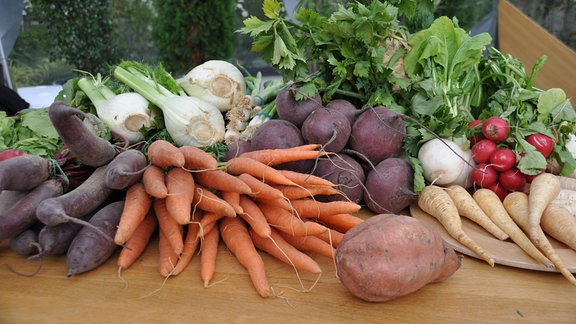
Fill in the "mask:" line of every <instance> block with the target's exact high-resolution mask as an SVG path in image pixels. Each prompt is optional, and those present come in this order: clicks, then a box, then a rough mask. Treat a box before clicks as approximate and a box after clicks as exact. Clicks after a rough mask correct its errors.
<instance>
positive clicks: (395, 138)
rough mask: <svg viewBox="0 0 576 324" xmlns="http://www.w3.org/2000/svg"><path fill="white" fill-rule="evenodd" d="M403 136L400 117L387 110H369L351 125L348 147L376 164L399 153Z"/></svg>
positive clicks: (381, 108) (403, 130)
mask: <svg viewBox="0 0 576 324" xmlns="http://www.w3.org/2000/svg"><path fill="white" fill-rule="evenodd" d="M405 136H406V126H405V125H404V120H403V119H402V117H401V115H399V114H398V113H396V112H395V111H393V110H391V109H388V108H383V107H377V108H370V109H367V110H365V111H364V112H362V113H361V114H360V115H359V116H358V117H357V118H356V121H355V122H354V125H352V133H351V134H350V140H349V145H350V148H351V149H352V150H355V151H357V152H358V153H360V154H362V155H364V156H365V157H366V158H367V159H368V160H369V161H370V162H372V163H373V164H377V163H378V162H380V161H382V160H384V159H387V158H389V157H392V156H394V155H396V154H398V153H399V152H401V151H402V145H403V142H404V137H405Z"/></svg>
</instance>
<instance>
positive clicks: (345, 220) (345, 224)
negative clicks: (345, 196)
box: [317, 214, 364, 233]
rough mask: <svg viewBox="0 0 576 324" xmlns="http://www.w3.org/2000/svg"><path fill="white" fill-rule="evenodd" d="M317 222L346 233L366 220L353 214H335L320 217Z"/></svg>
mask: <svg viewBox="0 0 576 324" xmlns="http://www.w3.org/2000/svg"><path fill="white" fill-rule="evenodd" d="M317 221H318V222H319V223H320V224H324V225H326V226H327V227H329V228H332V229H335V230H337V231H339V232H342V233H346V232H348V230H350V229H351V228H352V227H354V226H356V225H358V224H360V223H362V222H363V221H364V219H362V218H360V217H358V216H355V215H353V214H335V215H325V216H320V217H318V219H317Z"/></svg>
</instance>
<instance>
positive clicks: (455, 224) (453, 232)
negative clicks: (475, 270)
mask: <svg viewBox="0 0 576 324" xmlns="http://www.w3.org/2000/svg"><path fill="white" fill-rule="evenodd" d="M417 204H418V207H420V208H421V209H422V210H423V211H425V212H427V213H428V214H430V215H432V216H433V217H434V218H436V219H437V220H438V221H439V222H440V223H441V224H442V226H443V227H444V228H445V229H446V231H447V232H448V234H450V236H452V237H453V238H454V239H456V240H457V241H458V242H460V243H461V244H462V245H464V246H466V247H467V248H469V249H470V250H472V251H473V252H474V253H476V254H477V255H478V256H479V257H480V258H482V259H483V260H484V261H486V262H487V263H488V264H489V265H490V266H494V259H492V257H490V256H489V255H488V254H487V253H486V252H485V251H484V249H482V248H481V247H480V246H479V245H478V244H477V243H476V242H475V241H474V240H472V239H471V238H470V237H469V236H468V234H466V232H464V231H463V230H462V220H461V219H460V214H458V209H457V208H456V205H455V204H454V202H453V201H452V199H451V198H450V196H449V195H448V193H447V192H446V191H444V189H442V188H441V187H438V186H436V185H428V186H426V187H424V189H423V190H422V191H421V192H420V195H419V197H418V201H417Z"/></svg>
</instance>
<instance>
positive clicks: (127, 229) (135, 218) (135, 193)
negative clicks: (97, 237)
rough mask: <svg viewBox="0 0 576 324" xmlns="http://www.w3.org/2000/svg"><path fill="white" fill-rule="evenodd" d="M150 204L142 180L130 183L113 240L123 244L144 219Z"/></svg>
mask: <svg viewBox="0 0 576 324" xmlns="http://www.w3.org/2000/svg"><path fill="white" fill-rule="evenodd" d="M151 206H152V200H151V199H150V196H149V195H148V193H147V192H146V189H145V188H144V184H143V183H142V182H137V183H135V184H133V185H131V186H130V187H129V188H128V190H126V196H125V198H124V209H123V210H122V215H121V216H120V221H119V222H118V227H117V229H116V234H115V235H114V242H116V244H118V245H123V244H124V243H126V241H127V240H128V239H129V238H130V237H131V236H132V234H133V233H134V231H135V230H136V228H138V226H139V225H140V223H141V222H142V221H143V220H144V218H145V217H146V215H147V214H148V212H149V211H150V209H151Z"/></svg>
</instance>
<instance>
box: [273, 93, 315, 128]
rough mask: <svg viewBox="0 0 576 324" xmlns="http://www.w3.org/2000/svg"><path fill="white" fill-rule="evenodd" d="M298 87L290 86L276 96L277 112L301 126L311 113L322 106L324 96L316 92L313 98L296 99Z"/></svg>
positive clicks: (283, 117)
mask: <svg viewBox="0 0 576 324" xmlns="http://www.w3.org/2000/svg"><path fill="white" fill-rule="evenodd" d="M298 91H299V90H298V88H296V87H293V86H288V87H285V88H283V89H282V90H280V92H279V93H278V95H277V96H276V113H277V114H278V118H279V119H282V120H287V121H289V122H291V123H292V124H294V125H296V127H298V128H300V127H301V126H302V123H304V120H305V119H306V117H308V115H310V113H311V112H312V111H314V110H316V109H318V108H320V107H322V98H321V97H320V94H316V96H314V97H313V98H309V99H302V100H296V94H297V93H298Z"/></svg>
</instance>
